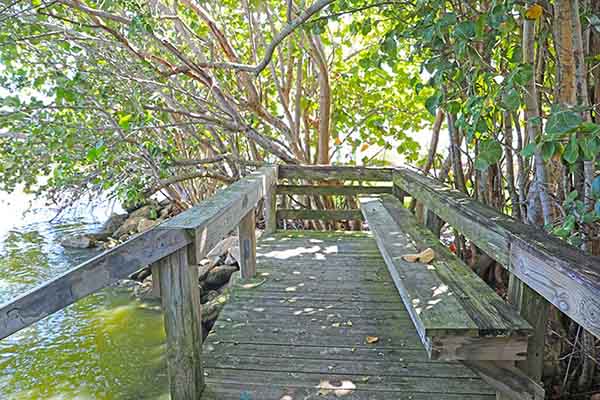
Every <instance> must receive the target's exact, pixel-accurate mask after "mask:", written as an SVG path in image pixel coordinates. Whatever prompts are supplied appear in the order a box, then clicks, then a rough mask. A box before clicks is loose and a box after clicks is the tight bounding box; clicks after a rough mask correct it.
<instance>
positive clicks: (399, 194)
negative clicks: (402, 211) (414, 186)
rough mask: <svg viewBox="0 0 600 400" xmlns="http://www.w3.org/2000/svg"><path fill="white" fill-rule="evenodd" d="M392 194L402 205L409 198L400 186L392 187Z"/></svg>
mask: <svg viewBox="0 0 600 400" xmlns="http://www.w3.org/2000/svg"><path fill="white" fill-rule="evenodd" d="M392 193H393V194H394V196H396V197H397V198H398V199H400V202H401V203H402V205H404V199H405V198H406V197H407V196H408V193H406V192H405V191H404V190H402V189H400V186H398V185H394V186H392Z"/></svg>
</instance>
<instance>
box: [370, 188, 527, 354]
mask: <svg viewBox="0 0 600 400" xmlns="http://www.w3.org/2000/svg"><path fill="white" fill-rule="evenodd" d="M360 202H361V210H362V212H363V214H364V216H365V219H366V221H367V222H368V224H369V227H370V229H371V231H372V232H373V234H374V236H375V238H376V241H377V243H378V246H379V248H380V251H381V253H382V255H383V257H384V259H385V261H386V263H387V265H388V269H389V272H390V274H391V275H392V278H393V280H394V283H395V285H396V287H397V289H398V291H399V293H400V296H401V297H402V300H403V301H404V304H405V305H406V307H407V308H408V311H409V314H410V316H411V318H412V320H413V323H414V324H415V327H416V329H417V331H418V332H419V336H420V337H421V341H422V343H423V345H424V346H425V348H426V350H427V351H428V353H429V355H430V357H431V358H432V359H471V360H518V359H523V357H524V356H525V351H526V349H527V337H528V335H529V334H530V333H531V331H532V328H531V326H530V325H529V324H528V323H527V321H525V320H524V319H523V318H521V317H520V316H519V315H518V313H517V312H516V311H515V310H514V309H513V308H511V306H510V305H508V304H507V303H505V302H504V301H503V300H502V299H501V298H500V297H499V296H498V295H497V294H496V293H495V292H494V291H493V290H492V289H491V288H490V287H489V286H488V285H487V284H486V283H485V282H483V280H481V279H480V278H479V277H478V276H477V275H476V274H475V273H474V272H473V271H472V270H471V269H470V268H469V267H468V266H466V265H465V264H464V263H463V262H462V261H460V260H459V259H458V258H457V257H456V256H455V255H454V254H452V253H451V252H450V251H449V250H448V249H447V248H446V247H445V246H444V245H443V244H442V243H440V242H439V240H438V239H437V238H436V237H435V236H434V235H433V234H432V233H431V232H429V231H428V230H427V229H426V228H424V227H421V226H419V224H418V223H417V221H416V219H415V217H414V216H413V215H412V214H411V213H410V212H409V211H408V210H406V209H405V208H404V207H403V206H402V203H401V202H400V201H399V200H398V199H397V198H395V197H394V196H391V195H383V196H378V197H361V198H360ZM427 247H431V248H432V249H433V250H434V251H435V254H436V256H435V259H434V261H433V262H432V263H431V264H421V263H409V262H406V261H404V260H403V259H402V256H403V255H405V254H409V253H416V252H419V251H421V250H424V249H425V248H427Z"/></svg>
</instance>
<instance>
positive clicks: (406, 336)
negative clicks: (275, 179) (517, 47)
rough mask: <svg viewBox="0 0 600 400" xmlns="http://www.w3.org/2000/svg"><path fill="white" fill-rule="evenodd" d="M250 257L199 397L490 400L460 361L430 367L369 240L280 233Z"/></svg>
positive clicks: (212, 340) (208, 357)
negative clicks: (324, 386) (324, 385)
mask: <svg viewBox="0 0 600 400" xmlns="http://www.w3.org/2000/svg"><path fill="white" fill-rule="evenodd" d="M257 257H258V267H257V270H258V275H257V278H256V279H253V280H252V281H249V283H248V282H243V283H240V284H238V285H237V286H236V287H235V288H234V290H233V291H232V295H231V299H230V300H229V302H228V304H227V305H226V306H225V308H224V309H223V311H222V312H221V315H220V317H219V320H218V321H217V322H216V324H215V327H214V330H213V332H212V333H211V334H210V335H209V336H208V338H207V339H206V341H205V343H204V357H203V359H204V365H205V370H204V372H205V378H206V384H207V386H206V388H205V390H204V393H203V397H202V399H203V400H204V399H219V400H225V399H232V400H271V399H273V400H300V399H302V400H304V399H339V398H342V399H365V400H366V399H369V400H379V399H389V400H398V399H413V400H423V399H435V400H439V399H448V400H459V399H460V400H475V399H489V400H492V399H495V398H496V397H495V391H494V390H493V389H491V388H490V387H489V386H488V385H487V384H486V383H484V382H483V381H482V380H481V379H480V378H479V376H478V375H477V374H476V373H474V372H473V371H471V370H470V369H468V368H467V367H465V366H463V365H462V364H461V363H458V362H438V361H430V360H428V357H427V353H426V351H425V350H424V349H423V346H422V344H421V341H420V339H419V337H418V335H417V332H416V330H415V327H414V326H413V323H412V322H411V319H410V316H409V315H408V313H407V311H406V309H405V308H404V305H403V303H402V300H401V299H400V296H399V295H398V292H397V290H396V289H395V286H394V283H393V281H392V278H391V277H390V275H389V273H388V271H387V268H386V265H385V262H384V260H383V258H382V257H381V255H380V253H379V251H378V249H377V245H376V243H375V240H374V239H373V238H372V236H371V235H370V234H369V233H367V232H360V233H354V232H350V233H349V232H334V233H331V232H315V231H285V232H278V233H276V234H274V235H271V236H268V237H263V238H262V239H261V240H260V242H259V243H258V246H257ZM369 342H373V343H369ZM322 381H327V382H330V383H331V384H332V385H333V386H335V385H339V383H340V382H341V381H350V382H352V384H353V385H355V386H356V389H355V390H353V391H352V393H350V394H347V395H344V396H341V397H337V396H336V394H335V393H334V392H329V393H328V394H327V390H321V389H319V388H318V386H319V385H320V383H321V382H322ZM286 396H288V397H286Z"/></svg>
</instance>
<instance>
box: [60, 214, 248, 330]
mask: <svg viewBox="0 0 600 400" xmlns="http://www.w3.org/2000/svg"><path fill="white" fill-rule="evenodd" d="M175 214H177V210H176V208H175V207H174V206H173V205H171V204H167V203H164V204H163V203H159V202H152V203H149V204H146V205H144V206H142V207H139V208H137V209H135V210H130V211H129V213H128V214H113V215H111V216H110V218H108V220H107V221H106V222H105V223H104V225H103V226H102V229H101V230H100V231H99V232H97V233H88V234H84V235H76V236H69V237H67V238H65V239H63V241H62V242H61V244H62V245H63V246H65V247H76V248H90V247H99V246H102V247H104V248H110V247H112V246H114V245H116V244H118V243H119V242H123V241H125V240H127V239H129V238H130V237H131V236H132V235H135V234H137V233H141V232H144V231H146V230H148V229H150V228H152V227H154V226H156V225H158V224H160V223H161V222H162V221H164V220H166V219H168V218H170V217H171V216H173V215H175ZM258 236H260V232H257V237H258ZM239 259H240V247H239V239H238V237H237V236H229V237H227V238H225V239H223V240H222V241H221V242H219V243H218V244H217V245H216V246H215V247H214V248H213V249H212V250H211V251H210V252H209V253H208V254H207V255H206V258H205V259H204V260H202V261H201V262H200V265H198V266H196V267H197V268H198V289H199V291H200V302H201V303H202V328H203V334H204V336H206V335H208V332H209V331H210V329H211V328H212V326H213V325H214V322H215V320H216V319H217V317H218V315H219V312H220V311H221V309H222V308H223V306H224V305H225V303H226V302H227V299H228V298H229V288H230V287H231V286H232V284H233V283H234V281H235V280H236V279H237V278H236V277H237V276H239V273H238V272H237V271H239V269H240V268H239V262H238V260H239ZM119 286H121V287H125V288H128V289H132V290H133V294H134V296H136V297H137V298H139V299H141V300H153V299H154V300H156V299H159V298H160V293H159V289H158V284H155V283H154V282H153V280H152V272H151V270H150V267H149V266H148V267H146V268H143V269H142V270H140V271H139V272H137V273H136V274H134V275H133V276H132V277H131V280H125V281H123V282H120V284H119Z"/></svg>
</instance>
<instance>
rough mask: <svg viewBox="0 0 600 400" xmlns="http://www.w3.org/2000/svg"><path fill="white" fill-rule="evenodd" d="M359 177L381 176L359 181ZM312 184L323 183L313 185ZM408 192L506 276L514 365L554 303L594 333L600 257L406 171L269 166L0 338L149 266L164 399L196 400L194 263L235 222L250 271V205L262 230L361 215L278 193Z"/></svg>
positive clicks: (539, 351)
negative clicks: (259, 213)
mask: <svg viewBox="0 0 600 400" xmlns="http://www.w3.org/2000/svg"><path fill="white" fill-rule="evenodd" d="M363 182H387V185H386V186H384V185H380V184H378V185H374V186H369V185H364V184H363ZM315 183H321V184H320V185H316V184H315ZM390 192H391V193H394V194H396V195H397V196H398V197H400V198H404V197H406V196H410V197H412V198H414V199H416V200H418V201H419V202H421V203H422V204H423V205H424V206H425V207H426V213H425V214H426V215H429V216H433V215H434V214H435V215H436V216H437V217H438V218H440V219H442V220H443V221H445V222H447V223H448V224H449V225H451V226H453V227H454V228H455V229H457V230H458V231H460V232H461V233H462V234H464V235H465V236H466V237H467V238H469V239H470V240H471V241H473V242H474V243H475V244H476V245H477V246H478V247H480V248H481V249H482V250H483V251H485V252H486V253H487V254H489V255H490V256H491V257H492V258H494V259H495V260H496V261H498V262H499V263H500V264H502V265H503V266H504V267H505V268H507V270H508V271H509V272H510V273H511V278H510V288H509V292H510V294H509V300H510V302H511V303H512V304H513V305H514V306H515V307H516V308H517V309H518V310H519V311H520V313H521V315H522V316H524V317H525V318H526V319H527V320H528V321H529V322H530V324H531V325H532V326H533V327H534V328H535V329H536V333H535V335H534V337H532V338H531V339H530V343H529V346H528V358H527V360H526V361H523V362H521V365H520V366H521V368H522V369H523V370H524V371H525V372H527V374H528V375H529V376H530V377H531V378H532V379H534V380H536V381H539V379H540V375H541V366H542V356H543V343H544V342H543V340H544V329H545V326H544V324H545V319H544V318H545V316H546V315H547V314H548V313H547V312H545V311H544V309H543V308H542V307H545V306H547V305H548V303H547V302H549V303H552V304H554V305H555V306H556V307H558V309H560V310H561V311H562V312H564V313H565V314H566V315H567V316H569V317H570V318H572V319H573V320H575V321H577V322H578V323H579V324H580V325H581V326H582V327H583V328H584V329H586V330H588V331H589V332H591V333H592V334H594V335H595V336H597V337H600V258H599V257H593V256H589V255H586V254H584V253H583V252H582V251H581V250H579V249H576V248H574V247H572V246H570V245H568V244H566V243H565V242H563V241H561V240H559V239H557V238H555V237H552V236H551V235H549V234H547V233H546V232H544V231H543V229H542V228H539V227H535V226H530V225H525V224H522V223H520V222H518V221H516V220H514V219H512V218H511V217H509V216H507V215H504V214H502V213H500V212H499V211H497V210H495V209H493V208H490V207H488V206H485V205H483V204H481V203H479V202H477V201H475V200H473V199H471V198H469V197H467V196H466V195H464V194H462V193H459V192H457V191H455V190H451V189H449V188H448V187H446V186H444V185H442V184H440V183H438V182H437V181H435V180H433V179H431V178H427V177H425V176H423V175H421V174H418V173H416V172H414V171H411V170H408V169H405V168H365V167H325V166H279V167H277V166H269V167H264V168H262V169H260V170H258V171H256V172H255V173H253V174H252V175H250V176H248V177H246V178H244V179H242V180H240V181H238V182H236V183H234V184H232V185H231V186H229V187H227V188H226V189H223V190H222V191H220V192H218V193H217V194H216V195H215V196H213V197H212V198H211V199H209V200H207V201H204V202H202V203H201V204H199V205H198V206H196V207H194V208H192V209H190V210H188V211H186V212H184V213H182V214H180V215H178V216H176V217H174V218H172V219H170V220H168V221H166V222H165V223H163V224H161V225H159V226H157V227H155V228H154V229H151V230H149V231H147V232H144V233H142V234H140V235H138V236H136V237H134V238H132V239H131V240H129V241H127V242H125V243H123V244H122V245H120V246H118V247H115V248H113V249H111V250H109V251H106V252H104V253H103V254H101V255H99V256H97V257H94V258H92V259H91V260H89V261H86V262H85V263H83V264H80V265H79V266H77V267H75V268H73V269H71V270H69V271H68V272H66V273H65V274H63V275H61V276H59V277H57V278H55V279H53V280H52V281H50V282H47V283H45V284H43V285H42V286H39V287H37V288H35V289H33V290H31V291H30V292H28V293H25V294H23V295H22V296H20V297H18V298H17V299H15V300H13V301H11V302H9V303H7V304H4V305H1V306H0V339H2V338H5V337H7V336H9V335H11V334H12V333H14V332H17V331H18V330H20V329H23V328H25V327H27V326H29V325H31V324H33V323H34V322H36V321H38V320H40V319H42V318H44V317H46V316H48V315H50V314H52V313H54V312H56V311H58V310H60V309H62V308H64V307H66V306H68V305H70V304H72V303H74V302H75V301H77V300H79V299H81V298H83V297H85V296H87V295H89V294H91V293H93V292H95V291H98V290H100V289H102V288H104V287H106V286H108V285H110V284H112V283H114V282H116V281H118V280H120V279H124V278H127V277H128V276H130V275H131V274H133V273H135V272H136V271H138V270H140V269H141V268H143V267H145V266H147V265H151V267H152V271H153V275H154V274H155V276H157V277H158V282H159V286H160V288H159V289H160V294H161V299H162V305H163V311H164V318H165V329H166V332H167V365H168V373H169V382H170V392H171V398H172V399H174V400H180V399H186V400H187V399H197V398H199V396H200V393H201V391H202V388H203V374H202V364H201V349H202V346H201V344H202V336H201V335H202V334H201V332H202V330H201V326H200V324H201V318H200V312H201V311H200V310H201V308H200V302H199V298H198V295H199V294H198V290H197V269H196V268H189V266H190V265H196V264H198V262H199V261H200V260H201V259H202V258H203V257H204V256H205V255H206V253H207V252H208V251H209V250H210V249H211V248H212V247H214V246H215V245H216V244H217V243H218V242H219V241H220V240H221V239H222V238H223V237H224V236H225V235H227V234H228V233H229V232H230V231H231V230H233V229H235V228H236V227H237V228H238V233H239V236H240V248H241V253H242V260H241V274H242V276H243V277H251V276H253V275H254V273H255V268H256V267H255V237H254V227H255V207H256V206H257V204H258V202H259V201H260V200H261V199H264V207H265V217H266V226H265V230H266V231H267V232H270V231H274V230H276V229H277V226H278V223H279V222H278V221H281V220H283V219H316V220H339V219H359V218H362V214H361V213H360V211H359V209H349V210H330V209H322V210H308V209H293V208H284V209H277V195H282V196H290V195H310V196H330V195H341V196H354V195H360V194H377V193H390Z"/></svg>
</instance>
